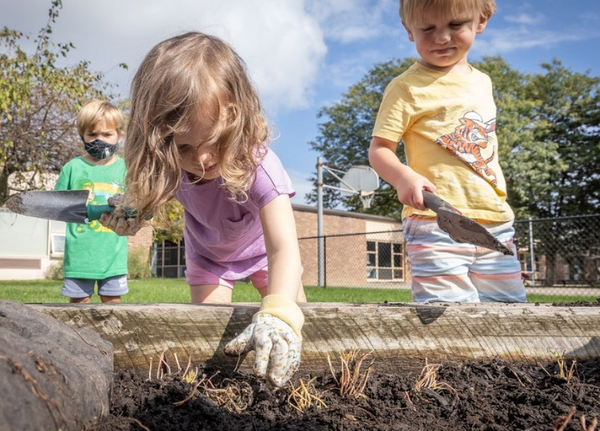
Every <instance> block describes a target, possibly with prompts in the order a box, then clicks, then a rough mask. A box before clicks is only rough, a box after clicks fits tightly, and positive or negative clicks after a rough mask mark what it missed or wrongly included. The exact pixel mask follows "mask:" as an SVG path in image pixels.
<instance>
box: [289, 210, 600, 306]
mask: <svg viewBox="0 0 600 431" xmlns="http://www.w3.org/2000/svg"><path fill="white" fill-rule="evenodd" d="M514 226H515V232H516V234H515V243H516V245H517V248H518V252H519V256H518V257H519V261H520V262H521V268H522V273H523V279H524V283H525V285H526V287H527V292H528V293H539V294H545V295H569V296H595V297H599V296H600V215H593V216H578V217H562V218H554V219H535V220H517V221H515V225H514ZM299 243H300V252H301V256H302V263H303V266H304V274H303V280H304V283H305V285H309V286H311V285H312V286H323V287H358V288H389V289H410V285H411V276H410V263H409V262H408V259H407V256H406V246H405V242H404V236H403V234H402V230H396V231H385V232H369V233H359V234H343V235H329V236H324V237H306V238H300V239H299ZM319 262H321V264H320V265H319Z"/></svg>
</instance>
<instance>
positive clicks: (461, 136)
mask: <svg viewBox="0 0 600 431" xmlns="http://www.w3.org/2000/svg"><path fill="white" fill-rule="evenodd" d="M459 121H460V125H459V126H457V127H456V129H454V132H452V133H449V134H447V135H443V136H441V137H439V138H438V139H437V140H436V141H435V142H436V143H437V144H439V145H440V146H441V147H442V148H446V149H447V150H448V151H450V152H451V153H452V154H453V155H455V156H456V157H458V158H459V159H460V160H462V161H463V162H465V163H466V164H467V165H469V167H471V169H473V170H474V171H475V172H476V173H477V174H478V175H480V176H481V177H482V178H484V179H486V180H488V181H489V182H490V183H491V184H492V185H493V186H494V187H497V185H498V177H497V175H496V172H494V170H493V169H492V168H491V167H490V166H489V163H490V162H491V161H492V160H494V157H495V156H496V151H495V148H493V147H492V155H491V156H490V157H488V158H484V157H483V155H482V154H481V150H482V149H485V148H487V147H488V144H489V135H490V133H492V132H494V131H495V130H496V119H495V118H493V119H492V120H490V121H488V122H485V123H484V122H483V120H482V117H481V115H479V114H478V113H477V112H474V111H470V112H467V113H465V115H464V116H463V117H461V118H459Z"/></svg>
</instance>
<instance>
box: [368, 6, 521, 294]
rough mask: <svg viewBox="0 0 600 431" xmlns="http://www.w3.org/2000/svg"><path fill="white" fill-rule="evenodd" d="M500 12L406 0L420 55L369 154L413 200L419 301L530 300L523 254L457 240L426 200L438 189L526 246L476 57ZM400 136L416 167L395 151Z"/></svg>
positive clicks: (405, 13)
mask: <svg viewBox="0 0 600 431" xmlns="http://www.w3.org/2000/svg"><path fill="white" fill-rule="evenodd" d="M495 10H496V5H495V1H494V0H400V17H401V19H402V24H403V25H404V27H405V29H406V31H407V32H408V38H409V39H410V40H411V41H412V42H414V43H415V45H416V49H417V52H418V53H419V57H420V59H419V60H418V61H417V62H416V63H415V64H414V65H412V66H411V67H410V68H409V69H408V70H407V71H405V72H404V73H403V74H401V75H400V76H398V77H396V78H395V79H394V80H393V81H392V82H391V83H390V84H389V85H388V87H387V88H386V90H385V93H384V97H383V101H382V103H381V107H380V109H379V114H378V116H377V121H376V123H375V128H374V131H373V138H372V141H371V147H370V150H369V160H370V162H371V165H372V166H373V168H375V170H376V171H377V172H378V174H379V175H380V176H381V177H382V178H383V179H385V180H386V181H387V182H388V183H389V184H391V185H392V186H393V187H395V188H396V189H397V191H398V199H399V200H400V202H402V203H403V204H404V209H403V212H402V218H403V230H404V234H405V237H406V239H407V252H408V257H409V260H410V262H411V267H412V280H413V283H412V290H413V298H414V300H415V301H417V302H433V301H444V302H479V301H501V302H524V301H525V300H526V299H525V288H524V286H523V283H522V280H521V268H520V264H519V261H518V260H517V258H516V257H515V256H504V255H503V254H502V253H500V252H497V251H492V250H487V249H484V248H480V247H476V246H473V245H470V244H463V243H458V242H455V241H454V240H452V239H451V238H450V237H449V235H448V234H447V233H446V232H444V231H442V230H441V229H439V227H438V226H437V223H436V222H435V215H434V213H433V212H432V211H431V210H428V209H427V208H426V207H425V205H424V203H423V193H422V190H423V189H427V190H429V191H431V192H434V193H436V194H438V195H439V196H440V197H441V198H442V199H444V200H446V201H448V202H449V203H450V204H451V205H452V206H454V207H455V208H457V209H458V210H459V211H460V212H462V213H463V214H464V215H465V216H467V217H471V218H474V219H477V220H478V221H479V222H481V223H484V224H485V226H486V228H488V230H489V231H490V232H491V233H492V234H493V235H494V236H495V237H496V238H497V239H498V240H499V241H501V242H502V243H504V244H506V245H507V246H508V247H509V248H512V249H513V251H516V250H515V246H514V244H513V235H514V229H513V227H512V225H513V220H514V214H513V212H512V210H511V208H510V206H509V205H508V203H507V202H506V182H505V180H504V176H503V174H502V170H501V168H500V165H499V163H498V142H497V137H496V106H495V104H494V100H493V96H492V83H491V80H490V78H489V77H488V76H487V75H485V74H484V73H482V72H480V71H478V70H476V69H475V68H473V67H472V66H471V65H469V63H468V61H467V54H468V52H469V50H470V48H471V46H472V44H473V42H474V41H475V36H476V35H477V34H480V33H482V32H483V31H484V30H485V27H486V25H487V23H488V20H489V18H490V17H491V16H492V14H493V13H494V12H495ZM400 140H402V141H403V142H404V148H405V152H406V158H407V165H405V164H403V163H401V162H400V160H398V158H397V157H396V154H395V151H396V148H397V146H398V142H400Z"/></svg>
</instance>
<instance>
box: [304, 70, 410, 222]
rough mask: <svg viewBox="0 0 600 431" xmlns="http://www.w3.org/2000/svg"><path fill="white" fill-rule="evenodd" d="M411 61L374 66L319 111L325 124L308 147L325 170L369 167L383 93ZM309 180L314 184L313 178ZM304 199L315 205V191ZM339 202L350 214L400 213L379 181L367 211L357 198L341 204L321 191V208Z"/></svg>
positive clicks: (329, 180) (332, 193) (330, 180)
mask: <svg viewBox="0 0 600 431" xmlns="http://www.w3.org/2000/svg"><path fill="white" fill-rule="evenodd" d="M414 62H415V59H413V58H408V59H404V60H391V61H388V62H386V63H379V64H376V65H375V66H374V67H373V68H372V69H371V70H370V71H369V72H368V73H367V75H366V76H365V77H364V78H363V79H361V80H360V81H359V82H358V83H356V84H354V85H353V86H351V87H350V89H349V90H348V92H347V93H344V94H343V95H342V100H341V101H339V102H337V103H335V104H333V105H331V106H327V107H323V108H321V110H320V111H319V113H318V117H319V119H325V121H323V122H321V123H320V124H319V126H318V127H319V136H317V138H316V141H315V142H310V143H309V145H310V146H311V147H312V149H313V150H315V151H317V152H318V153H319V154H321V155H322V157H323V159H324V160H326V164H327V165H328V166H329V167H332V168H335V169H339V170H342V171H346V170H348V169H349V168H350V167H352V166H354V165H368V164H369V144H370V142H371V132H372V131H373V125H374V124H375V119H376V117H377V112H378V111H379V105H380V103H381V98H382V96H383V92H384V90H385V88H386V87H387V85H388V84H389V83H390V81H391V80H392V79H393V78H394V77H396V76H397V75H399V74H401V73H402V72H404V71H405V70H406V69H408V68H409V67H410V66H411V65H412V64H413V63H414ZM398 155H399V156H400V157H403V150H402V148H399V150H398ZM312 180H313V182H315V183H316V175H315V176H314V177H313V178H312ZM323 182H324V183H325V184H330V185H337V184H336V182H335V179H334V178H332V177H331V176H330V175H324V178H323ZM307 199H308V200H309V201H310V202H316V200H317V197H316V192H311V193H310V194H308V195H307ZM341 202H344V205H345V206H346V207H347V208H348V209H349V210H351V211H358V212H368V213H371V214H380V215H392V216H393V215H396V216H399V215H400V211H401V208H400V204H399V202H398V200H397V198H396V193H395V191H394V190H392V189H391V188H390V186H389V185H388V184H387V183H385V182H383V181H382V182H381V187H380V193H378V194H377V195H376V196H375V198H374V199H373V202H372V204H371V209H369V210H364V209H363V208H362V204H361V202H360V199H359V198H358V197H352V198H349V199H347V200H345V201H342V199H341V198H340V195H339V192H338V191H336V190H332V189H327V188H326V189H324V190H323V204H324V206H325V207H329V208H331V207H334V206H336V205H337V204H339V203H341Z"/></svg>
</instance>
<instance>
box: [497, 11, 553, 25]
mask: <svg viewBox="0 0 600 431" xmlns="http://www.w3.org/2000/svg"><path fill="white" fill-rule="evenodd" d="M504 19H505V20H506V21H508V22H513V23H516V24H524V25H531V24H537V23H539V22H541V21H543V20H544V16H543V15H542V14H539V13H538V14H535V15H531V14H528V13H521V14H519V15H507V16H506V17H505V18H504Z"/></svg>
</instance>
